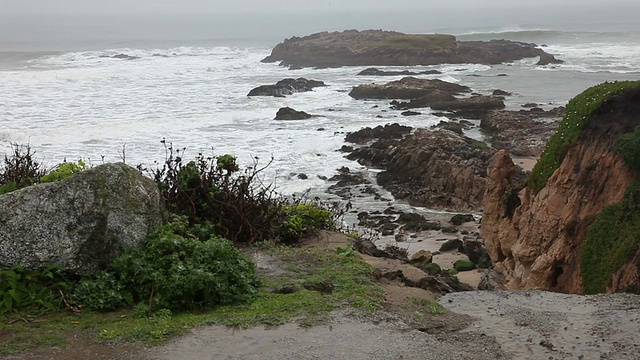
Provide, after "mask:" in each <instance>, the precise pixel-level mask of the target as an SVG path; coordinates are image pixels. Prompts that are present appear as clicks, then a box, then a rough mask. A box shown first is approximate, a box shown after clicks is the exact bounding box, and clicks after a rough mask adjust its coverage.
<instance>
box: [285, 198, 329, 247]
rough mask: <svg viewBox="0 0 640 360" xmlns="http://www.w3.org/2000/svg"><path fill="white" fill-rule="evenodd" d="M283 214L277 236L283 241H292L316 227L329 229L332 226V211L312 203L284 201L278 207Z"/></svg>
mask: <svg viewBox="0 0 640 360" xmlns="http://www.w3.org/2000/svg"><path fill="white" fill-rule="evenodd" d="M280 211H282V213H283V214H284V216H285V220H284V223H283V224H282V227H281V229H280V234H279V238H280V240H282V241H284V242H293V241H296V240H298V239H300V237H302V236H304V235H306V234H308V233H309V232H311V231H313V230H316V229H329V228H331V227H332V226H333V213H332V212H331V211H329V210H326V209H323V208H322V207H321V206H320V205H317V204H313V203H308V204H305V203H298V204H291V203H284V204H283V205H282V207H281V209H280Z"/></svg>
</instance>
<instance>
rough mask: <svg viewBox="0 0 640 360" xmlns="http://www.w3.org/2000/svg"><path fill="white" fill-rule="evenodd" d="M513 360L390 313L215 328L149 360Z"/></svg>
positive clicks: (484, 343)
mask: <svg viewBox="0 0 640 360" xmlns="http://www.w3.org/2000/svg"><path fill="white" fill-rule="evenodd" d="M496 358H508V357H507V356H506V354H504V353H502V352H501V351H500V350H499V349H498V345H497V343H495V341H493V340H492V339H490V338H488V337H482V336H481V335H480V334H475V335H474V334H466V335H465V337H464V339H462V338H461V337H459V336H457V335H453V334H440V335H436V334H426V333H423V332H421V331H418V330H416V329H414V328H412V327H411V326H408V325H407V324H405V323H404V322H403V321H402V320H400V319H398V318H397V317H396V316H394V315H393V314H391V313H384V312H380V313H378V314H376V316H375V317H374V318H368V319H358V318H357V317H353V316H351V315H349V314H346V313H344V312H340V313H334V314H333V316H332V319H331V321H330V323H329V324H328V325H322V326H315V327H312V328H309V329H302V328H299V327H298V326H297V325H292V324H289V325H284V326H280V327H277V328H273V329H265V328H264V327H259V328H253V329H248V330H241V331H234V330H230V329H227V328H223V327H219V326H213V327H205V328H200V329H195V330H192V331H191V333H190V334H189V335H187V336H185V337H182V338H180V339H178V340H176V341H174V342H172V343H170V344H168V345H166V346H163V347H160V348H156V349H153V350H151V351H149V352H148V353H147V354H146V357H145V359H149V360H151V359H153V360H161V359H166V360H170V359H181V360H206V359H211V360H214V359H215V360H218V359H220V360H222V359H224V360H240V359H260V360H282V359H300V360H307V359H309V360H310V359H345V360H346V359H350V360H372V359H380V360H383V359H384V360H389V359H478V360H482V359H487V360H489V359H492V360H493V359H496Z"/></svg>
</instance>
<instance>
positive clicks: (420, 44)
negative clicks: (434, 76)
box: [262, 30, 547, 67]
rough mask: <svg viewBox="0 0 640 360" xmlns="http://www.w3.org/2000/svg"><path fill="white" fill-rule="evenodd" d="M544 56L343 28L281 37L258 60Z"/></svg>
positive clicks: (488, 60) (530, 49)
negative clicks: (274, 45) (279, 41)
mask: <svg viewBox="0 0 640 360" xmlns="http://www.w3.org/2000/svg"><path fill="white" fill-rule="evenodd" d="M545 54H547V53H546V52H544V51H543V50H541V49H538V48H537V46H536V45H535V44H527V43H522V42H513V41H508V40H491V41H488V42H486V41H457V40H456V38H455V36H452V35H442V34H429V35H418V34H403V33H399V32H394V31H383V30H365V31H357V30H347V31H344V32H322V33H317V34H313V35H309V36H305V37H302V38H300V37H292V38H290V39H286V40H285V41H284V42H282V43H280V44H278V45H276V47H275V48H274V49H273V50H272V52H271V55H269V56H267V57H266V58H265V59H264V60H262V61H263V62H277V61H280V65H283V66H292V67H339V66H414V65H437V64H464V63H472V64H487V65H491V64H500V63H503V62H510V61H516V60H521V59H524V58H531V57H539V56H542V57H546V55H545Z"/></svg>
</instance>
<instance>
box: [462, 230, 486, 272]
mask: <svg viewBox="0 0 640 360" xmlns="http://www.w3.org/2000/svg"><path fill="white" fill-rule="evenodd" d="M463 241H464V245H463V246H464V252H465V254H467V256H468V257H469V260H471V261H472V262H473V263H474V264H476V265H478V267H479V268H480V269H487V268H489V267H491V258H490V257H489V254H488V253H487V249H486V248H485V247H484V243H483V242H482V241H480V240H478V239H474V238H473V237H467V236H465V237H464V240H463Z"/></svg>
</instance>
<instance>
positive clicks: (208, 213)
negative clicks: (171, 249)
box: [152, 141, 342, 243]
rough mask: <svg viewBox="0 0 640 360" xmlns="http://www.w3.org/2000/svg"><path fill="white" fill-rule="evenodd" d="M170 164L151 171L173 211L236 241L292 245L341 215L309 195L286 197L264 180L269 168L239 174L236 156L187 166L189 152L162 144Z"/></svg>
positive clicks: (199, 157)
mask: <svg viewBox="0 0 640 360" xmlns="http://www.w3.org/2000/svg"><path fill="white" fill-rule="evenodd" d="M163 143H164V144H165V147H166V154H167V156H166V160H165V162H164V164H163V165H162V166H161V167H158V168H157V169H156V170H155V171H153V173H152V177H153V178H154V180H155V181H156V183H157V184H158V187H159V188H160V191H161V193H162V194H163V197H164V199H165V203H166V204H167V207H168V209H169V211H171V212H172V213H174V214H177V215H181V216H187V217H188V219H189V223H190V224H191V225H195V224H198V223H200V224H205V223H207V224H208V225H207V226H208V227H209V228H211V229H214V230H215V232H216V233H217V234H219V235H220V236H223V237H225V238H228V239H230V240H232V241H234V242H244V243H254V242H258V241H270V240H273V239H279V240H282V241H285V242H293V241H296V240H297V239H299V238H300V237H301V236H302V235H304V234H306V233H308V232H309V231H311V230H313V229H317V228H330V227H332V226H333V224H334V223H335V222H334V221H333V220H334V219H336V218H338V217H339V216H341V214H342V212H341V210H339V209H338V208H336V207H329V206H325V205H323V204H321V203H320V202H319V201H314V202H309V201H307V199H306V197H305V196H298V197H292V198H289V199H286V198H284V197H283V196H281V195H280V194H278V193H277V192H276V191H275V189H274V187H273V186H271V185H267V184H265V183H264V182H263V181H262V179H260V174H261V172H262V171H263V170H264V169H266V168H267V167H268V166H269V165H270V164H271V161H273V159H272V160H271V161H270V162H269V163H267V164H266V165H265V166H262V167H260V166H259V165H258V159H257V158H256V159H255V162H254V164H253V166H251V167H249V168H248V169H247V170H246V171H245V172H244V173H239V169H240V168H239V166H238V164H237V162H236V158H235V157H233V156H232V155H228V154H225V155H222V156H218V157H215V156H209V157H205V156H204V155H202V154H198V155H197V156H196V159H195V160H193V161H189V162H184V161H183V157H184V152H185V149H181V150H176V149H174V148H173V146H172V145H171V144H167V143H166V142H165V141H163Z"/></svg>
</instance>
